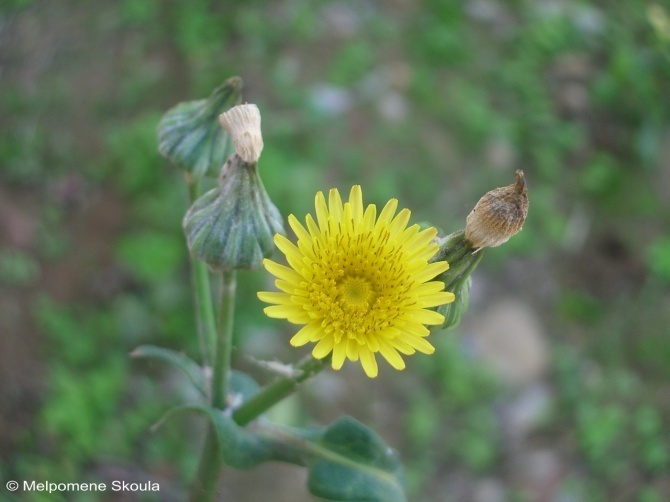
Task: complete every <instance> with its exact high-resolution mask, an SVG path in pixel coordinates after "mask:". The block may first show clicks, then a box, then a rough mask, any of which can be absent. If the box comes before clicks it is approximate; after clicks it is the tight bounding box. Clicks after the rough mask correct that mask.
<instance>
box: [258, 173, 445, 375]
mask: <svg viewBox="0 0 670 502" xmlns="http://www.w3.org/2000/svg"><path fill="white" fill-rule="evenodd" d="M315 206H316V221H315V220H314V218H312V216H311V215H310V214H308V215H307V217H306V219H305V223H306V227H305V226H303V225H302V224H301V223H300V222H299V221H298V219H297V218H296V217H295V216H293V215H290V216H289V219H288V221H289V224H290V226H291V228H292V229H293V231H294V232H295V234H296V236H297V237H298V241H297V245H296V244H293V243H292V242H291V241H290V240H288V239H287V238H286V237H284V236H282V235H280V234H277V235H275V237H274V242H275V244H276V245H277V247H278V248H279V250H280V251H281V252H282V253H283V254H284V255H285V256H286V260H287V262H288V266H284V265H280V264H278V263H275V262H274V261H271V260H268V259H265V260H264V261H263V265H264V266H265V268H266V269H267V270H268V271H269V272H270V273H271V274H272V275H274V276H275V277H276V278H277V280H276V282H275V284H276V286H277V288H279V290H280V291H279V292H260V293H258V297H259V298H260V299H261V300H262V301H264V302H267V303H271V304H274V305H273V306H270V307H266V308H265V313H266V314H267V315H268V316H269V317H274V318H280V319H287V320H288V321H289V322H291V323H294V324H303V325H304V326H303V327H302V329H300V331H298V332H297V334H295V335H294V336H293V338H291V345H293V346H296V347H299V346H302V345H305V344H307V343H315V344H316V345H315V346H314V348H313V350H312V355H313V356H314V357H315V358H317V359H323V358H324V357H326V356H328V355H329V354H331V353H332V367H333V369H336V370H339V369H340V368H341V367H342V365H343V364H344V361H345V359H349V360H351V361H358V360H360V361H361V364H362V366H363V369H364V370H365V373H366V374H367V375H368V376H369V377H372V378H373V377H375V376H377V361H376V354H377V353H380V354H381V355H382V357H384V359H386V360H387V361H388V362H389V364H390V365H391V366H393V367H394V368H395V369H398V370H402V369H404V367H405V363H404V361H403V359H402V357H401V355H400V354H406V355H409V354H413V353H414V352H416V351H419V352H422V353H424V354H432V353H433V352H434V351H435V348H434V347H433V346H432V345H431V344H430V343H429V342H428V341H427V340H426V337H427V336H428V334H429V330H428V328H426V325H440V324H442V323H443V321H444V316H443V315H442V314H439V313H437V312H435V311H433V310H429V309H430V308H431V307H437V306H440V305H444V304H446V303H449V302H452V301H454V295H453V293H449V292H445V291H443V290H444V283H443V282H442V281H432V279H433V278H435V276H437V275H439V274H441V273H443V272H444V271H445V270H447V269H448V268H449V264H448V263H447V262H446V261H437V262H434V263H428V261H429V260H430V259H431V258H432V257H433V256H434V255H435V253H436V252H437V250H438V245H437V244H435V243H434V242H433V239H434V237H435V236H436V235H437V230H435V229H434V228H429V229H426V230H423V231H420V229H419V226H418V225H412V226H410V227H409V228H408V227H407V224H408V222H409V217H410V211H409V210H408V209H403V210H402V211H400V212H399V213H398V214H397V215H396V210H397V206H398V201H397V200H396V199H391V200H390V201H389V202H388V203H387V204H386V206H385V207H384V209H383V210H382V212H381V214H379V217H378V218H377V209H376V207H375V205H374V204H370V205H368V206H367V207H366V208H364V206H363V194H362V191H361V187H360V186H354V187H353V188H352V189H351V193H350V195H349V201H348V202H346V203H344V204H343V203H342V199H341V198H340V194H339V192H338V191H337V190H336V189H332V190H330V193H329V194H328V203H327V204H326V200H325V197H324V195H323V193H322V192H319V193H317V195H316V201H315Z"/></svg>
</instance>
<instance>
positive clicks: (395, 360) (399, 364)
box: [379, 341, 405, 370]
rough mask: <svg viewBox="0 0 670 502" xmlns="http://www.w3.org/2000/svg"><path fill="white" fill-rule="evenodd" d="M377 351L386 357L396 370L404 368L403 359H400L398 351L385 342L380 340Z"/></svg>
mask: <svg viewBox="0 0 670 502" xmlns="http://www.w3.org/2000/svg"><path fill="white" fill-rule="evenodd" d="M379 353H380V354H381V355H382V356H383V357H384V359H386V360H387V361H388V362H389V364H390V365H391V366H393V367H394V368H395V369H397V370H403V369H405V361H403V360H402V357H400V354H398V351H397V350H396V349H395V348H394V347H393V346H391V345H390V344H388V343H387V342H384V341H380V343H379Z"/></svg>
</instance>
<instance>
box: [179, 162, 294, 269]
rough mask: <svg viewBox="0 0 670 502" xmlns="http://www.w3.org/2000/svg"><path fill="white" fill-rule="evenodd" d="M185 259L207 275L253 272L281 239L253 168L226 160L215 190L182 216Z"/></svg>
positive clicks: (279, 226) (276, 219)
mask: <svg viewBox="0 0 670 502" xmlns="http://www.w3.org/2000/svg"><path fill="white" fill-rule="evenodd" d="M183 226H184V232H185V233H186V242H187V244H188V248H189V250H190V251H191V254H192V255H193V256H195V257H196V258H198V259H200V260H202V261H204V262H205V263H207V264H208V265H209V266H210V268H212V269H213V270H234V269H255V268H258V267H260V265H261V263H262V261H263V258H266V257H268V256H270V255H271V254H272V252H273V250H274V241H273V238H274V235H275V234H276V233H281V234H283V233H284V227H283V223H282V217H281V214H280V213H279V210H277V208H276V207H275V205H274V204H273V203H272V201H271V200H270V197H268V194H267V192H266V191H265V187H263V183H262V182H261V179H260V177H259V176H258V169H257V164H256V163H255V162H253V163H249V162H245V161H244V160H243V159H242V157H240V155H238V154H233V155H231V156H230V158H229V159H228V161H227V162H226V163H225V165H224V166H223V168H222V169H221V175H220V176H219V183H218V186H217V187H216V188H213V189H212V190H210V191H208V192H207V193H205V194H204V195H203V196H202V197H200V198H199V199H198V200H196V201H195V203H194V204H193V205H192V206H191V208H190V209H189V210H188V212H187V213H186V216H184V222H183Z"/></svg>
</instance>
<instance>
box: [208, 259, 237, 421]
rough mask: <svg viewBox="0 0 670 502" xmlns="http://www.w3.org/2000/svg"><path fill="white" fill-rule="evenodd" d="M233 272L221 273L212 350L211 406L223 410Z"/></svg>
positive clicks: (231, 343)
mask: <svg viewBox="0 0 670 502" xmlns="http://www.w3.org/2000/svg"><path fill="white" fill-rule="evenodd" d="M235 286H236V281H235V271H234V270H230V271H229V270H224V271H223V272H222V273H221V303H220V309H219V330H218V332H217V335H216V347H215V349H214V375H213V381H212V406H213V407H214V408H219V409H220V410H223V409H224V408H225V407H226V396H227V395H228V377H229V374H230V357H231V354H232V349H233V316H234V310H235Z"/></svg>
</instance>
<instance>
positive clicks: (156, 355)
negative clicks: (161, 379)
mask: <svg viewBox="0 0 670 502" xmlns="http://www.w3.org/2000/svg"><path fill="white" fill-rule="evenodd" d="M130 357H147V358H150V359H158V360H160V361H163V362H165V363H168V364H171V365H172V366H174V367H175V368H177V369H178V370H180V371H181V372H182V373H184V374H185V375H186V376H187V377H188V379H189V380H190V381H191V383H192V384H193V386H194V387H195V388H196V389H197V390H198V392H200V394H201V395H202V396H203V397H207V391H206V385H205V377H204V375H203V372H202V368H201V367H200V365H198V363H196V362H195V361H193V360H192V359H190V358H189V357H188V356H186V355H185V354H182V353H180V352H176V351H174V350H170V349H164V348H162V347H156V346H154V345H141V346H139V347H137V348H136V349H135V350H133V351H132V352H131V353H130Z"/></svg>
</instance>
